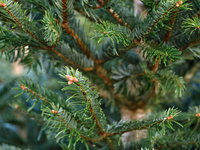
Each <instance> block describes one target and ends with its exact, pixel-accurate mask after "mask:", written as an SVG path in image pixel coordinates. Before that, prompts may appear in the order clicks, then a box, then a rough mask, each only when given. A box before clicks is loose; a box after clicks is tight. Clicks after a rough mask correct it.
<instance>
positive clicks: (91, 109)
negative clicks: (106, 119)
mask: <svg viewBox="0 0 200 150" xmlns="http://www.w3.org/2000/svg"><path fill="white" fill-rule="evenodd" d="M76 84H77V85H78V86H79V88H80V90H81V92H82V94H83V96H84V97H85V100H86V102H87V103H89V104H90V107H89V108H90V112H91V114H92V117H93V119H94V121H95V122H96V126H97V128H98V129H99V131H100V134H101V135H104V134H105V132H104V131H103V129H102V128H101V126H100V123H99V120H98V118H97V117H96V114H95V111H94V109H93V107H92V104H91V101H90V99H89V98H88V97H87V96H86V91H85V90H84V89H83V87H82V86H81V85H80V84H79V83H76Z"/></svg>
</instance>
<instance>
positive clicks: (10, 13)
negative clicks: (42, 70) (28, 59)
mask: <svg viewBox="0 0 200 150" xmlns="http://www.w3.org/2000/svg"><path fill="white" fill-rule="evenodd" d="M5 9H6V11H7V12H8V14H9V15H10V16H11V17H12V18H13V19H14V20H15V22H16V23H17V24H18V25H19V26H20V27H21V28H22V29H24V27H23V24H22V23H21V22H20V21H19V20H18V19H17V18H16V17H15V16H14V15H13V14H12V12H11V11H10V10H9V9H8V7H6V8H5ZM24 30H25V32H26V33H28V34H29V35H30V36H31V37H32V38H34V39H35V40H36V41H37V42H39V43H40V44H42V45H43V46H45V47H48V46H47V45H46V44H45V43H43V42H42V41H40V40H39V39H38V38H36V37H35V36H34V35H33V34H32V33H31V32H30V31H29V30H28V29H24Z"/></svg>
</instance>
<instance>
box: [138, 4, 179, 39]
mask: <svg viewBox="0 0 200 150" xmlns="http://www.w3.org/2000/svg"><path fill="white" fill-rule="evenodd" d="M164 5H168V4H167V2H166V3H165V4H164V3H163V6H164ZM176 5H177V4H173V5H171V6H170V7H169V8H168V9H167V10H164V11H163V14H161V15H160V16H159V18H157V19H156V20H155V19H153V20H155V21H154V22H153V23H152V25H151V26H150V27H148V30H147V31H145V33H144V34H143V35H141V36H140V37H141V39H144V38H145V37H146V36H147V35H148V34H149V33H150V32H151V30H153V28H154V27H155V25H157V23H158V22H159V21H161V20H162V19H163V18H164V17H165V16H166V15H168V13H169V12H170V11H172V10H173V9H175V8H176V7H177V6H176ZM163 6H159V7H163ZM157 11H158V10H157ZM157 13H159V12H157ZM156 15H157V14H156ZM152 17H154V16H152ZM157 17H158V16H157ZM145 21H147V20H145Z"/></svg>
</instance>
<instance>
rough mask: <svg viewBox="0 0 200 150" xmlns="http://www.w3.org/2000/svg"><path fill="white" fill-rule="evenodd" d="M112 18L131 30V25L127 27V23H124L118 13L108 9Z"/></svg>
mask: <svg viewBox="0 0 200 150" xmlns="http://www.w3.org/2000/svg"><path fill="white" fill-rule="evenodd" d="M106 10H107V11H108V12H109V13H110V14H111V15H112V16H113V18H114V19H116V20H117V21H118V22H119V23H120V24H121V25H123V26H125V27H127V28H128V29H130V26H129V25H127V23H126V22H125V23H124V22H123V21H122V19H121V18H120V17H119V15H117V13H116V12H114V11H113V9H111V8H110V9H106Z"/></svg>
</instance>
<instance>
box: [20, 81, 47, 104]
mask: <svg viewBox="0 0 200 150" xmlns="http://www.w3.org/2000/svg"><path fill="white" fill-rule="evenodd" d="M20 87H21V88H22V90H23V91H26V92H29V93H32V94H33V95H35V96H36V97H38V98H40V99H41V100H42V101H44V102H46V103H47V104H49V105H51V103H50V102H49V101H48V100H47V99H44V98H43V97H42V96H40V95H39V94H37V93H36V92H35V91H32V90H31V89H29V88H27V87H26V86H24V85H21V86H20Z"/></svg>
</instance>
